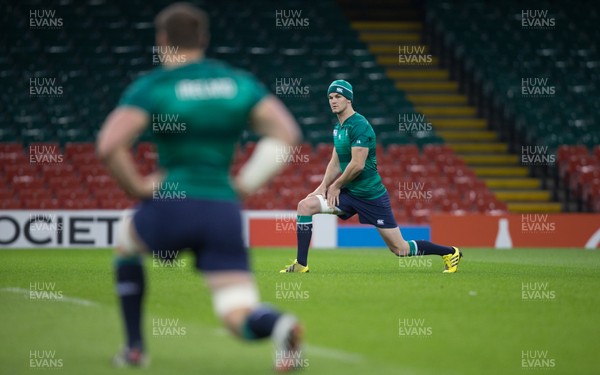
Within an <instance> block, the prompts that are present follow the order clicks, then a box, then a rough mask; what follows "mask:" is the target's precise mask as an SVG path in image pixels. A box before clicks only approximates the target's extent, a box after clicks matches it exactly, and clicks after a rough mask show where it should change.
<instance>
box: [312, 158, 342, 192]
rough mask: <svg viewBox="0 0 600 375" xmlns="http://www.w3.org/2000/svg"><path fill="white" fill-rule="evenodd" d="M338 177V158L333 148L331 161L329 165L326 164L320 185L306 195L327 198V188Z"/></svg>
mask: <svg viewBox="0 0 600 375" xmlns="http://www.w3.org/2000/svg"><path fill="white" fill-rule="evenodd" d="M339 175H340V159H339V158H338V155H337V152H336V151H335V147H334V148H333V152H332V153H331V159H330V160H329V163H327V168H326V169H325V175H324V176H323V181H322V182H321V184H320V185H319V186H318V187H317V188H316V189H315V191H313V192H312V193H310V194H308V196H309V197H312V196H314V195H322V196H324V197H325V196H327V188H328V187H329V186H330V185H331V184H332V183H333V181H335V179H336V178H337V177H338V176H339Z"/></svg>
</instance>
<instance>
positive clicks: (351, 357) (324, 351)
mask: <svg viewBox="0 0 600 375" xmlns="http://www.w3.org/2000/svg"><path fill="white" fill-rule="evenodd" d="M305 346H306V350H307V351H308V353H310V354H311V355H315V356H317V357H323V358H329V359H335V360H338V361H340V362H347V363H360V362H364V361H365V357H363V356H362V355H360V354H356V353H350V352H346V351H343V350H338V349H331V348H325V347H322V346H317V345H308V344H307V345H305Z"/></svg>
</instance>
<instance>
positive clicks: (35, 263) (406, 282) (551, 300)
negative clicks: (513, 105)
mask: <svg viewBox="0 0 600 375" xmlns="http://www.w3.org/2000/svg"><path fill="white" fill-rule="evenodd" d="M463 252H464V254H465V257H464V258H463V261H462V262H461V267H460V270H459V272H458V273H456V274H454V275H444V274H442V273H441V270H442V261H441V259H440V258H439V257H424V258H418V259H417V258H411V260H410V261H407V260H406V258H403V259H400V258H395V257H393V256H392V255H391V254H390V253H389V252H388V251H386V250H382V249H360V250H342V249H340V250H329V251H318V250H314V251H312V252H311V254H310V267H311V273H309V274H279V273H278V271H279V269H280V268H281V267H282V266H283V265H284V264H285V263H286V262H287V261H289V260H290V259H293V258H294V254H295V251H294V250H292V249H278V250H274V249H270V250H267V249H255V250H253V251H252V253H253V266H254V269H255V271H256V277H257V280H258V284H259V286H260V291H261V294H262V299H263V300H265V301H267V302H270V303H273V304H275V305H277V306H279V307H281V308H282V309H285V310H288V311H292V312H294V313H296V314H297V315H298V316H299V317H300V318H301V319H302V321H303V322H304V325H305V327H306V348H305V354H306V356H307V358H308V361H306V362H305V365H306V366H307V368H306V369H305V370H304V373H307V374H327V375H335V374H344V375H346V374H373V375H376V374H436V375H438V374H477V375H480V374H532V373H536V374H593V373H595V374H598V373H599V372H600V366H599V365H598V363H597V359H596V355H597V352H598V348H600V324H599V322H600V292H599V290H600V272H599V271H600V252H597V251H584V250H577V249H570V250H557V249H518V250H508V251H500V250H489V249H463ZM192 264H193V262H192V258H191V256H189V255H186V256H183V257H182V258H181V261H180V262H179V263H178V264H171V266H172V267H165V266H164V265H162V266H161V265H158V264H156V262H153V261H152V259H151V258H148V259H147V263H146V272H147V278H148V294H147V298H146V308H147V309H146V311H147V315H146V319H145V322H144V324H145V334H146V342H147V346H148V349H149V354H150V357H151V364H150V367H149V368H147V369H145V370H142V371H139V370H135V369H133V370H132V369H124V370H114V369H112V368H111V367H110V364H109V358H110V357H111V356H112V355H113V354H114V353H115V352H116V350H117V349H119V348H120V347H121V345H122V332H121V322H120V319H119V313H118V310H117V304H116V302H117V300H116V297H115V295H114V286H113V274H112V253H111V252H110V251H109V250H35V251H34V250H5V251H0V337H1V339H0V374H7V375H8V374H11V375H14V374H48V373H52V374H90V375H91V374H114V373H115V371H116V372H117V373H119V372H120V373H145V374H227V375H231V374H261V375H262V374H269V373H272V370H271V368H272V360H271V356H272V353H271V345H270V343H269V342H261V343H251V344H246V343H242V342H240V341H237V340H235V339H233V338H231V337H230V336H229V335H227V334H226V333H225V332H224V330H223V329H222V328H221V326H220V324H219V322H218V321H217V319H216V318H215V316H214V315H213V312H212V305H211V302H210V299H209V293H208V291H207V288H206V286H205V285H204V283H203V281H202V279H201V278H200V277H198V274H197V273H196V272H194V271H193V270H192V267H191V265H192ZM32 285H33V286H37V287H39V289H41V291H40V290H37V291H35V293H34V294H33V296H34V297H40V298H33V299H32V294H31V292H32ZM53 297H59V299H46V298H53ZM60 297H62V298H60ZM32 353H34V354H32ZM35 353H52V355H54V362H45V363H46V364H47V366H48V367H50V368H42V369H38V368H35V367H31V358H30V357H31V356H32V355H36V354H35ZM39 355H40V356H42V355H50V354H39ZM58 360H60V361H58ZM35 363H41V365H43V363H44V362H35V361H34V365H35ZM59 363H60V365H59ZM51 366H54V367H51Z"/></svg>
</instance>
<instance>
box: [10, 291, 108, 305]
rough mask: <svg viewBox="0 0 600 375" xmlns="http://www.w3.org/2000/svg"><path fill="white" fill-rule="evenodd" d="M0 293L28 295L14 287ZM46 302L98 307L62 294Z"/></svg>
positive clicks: (85, 300) (90, 302)
mask: <svg viewBox="0 0 600 375" xmlns="http://www.w3.org/2000/svg"><path fill="white" fill-rule="evenodd" d="M0 292H8V293H18V294H24V295H29V290H27V289H24V288H16V287H9V288H2V289H0ZM48 301H58V302H69V303H74V304H76V305H80V306H97V305H98V304H97V303H96V302H94V301H90V300H87V299H82V298H76V297H67V296H65V295H64V294H63V296H62V298H52V299H48Z"/></svg>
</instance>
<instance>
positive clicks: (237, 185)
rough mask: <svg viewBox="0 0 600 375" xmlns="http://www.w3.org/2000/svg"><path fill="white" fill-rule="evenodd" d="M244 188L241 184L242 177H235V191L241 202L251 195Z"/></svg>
mask: <svg viewBox="0 0 600 375" xmlns="http://www.w3.org/2000/svg"><path fill="white" fill-rule="evenodd" d="M242 186H243V184H242V183H240V176H237V177H235V179H234V180H233V190H235V192H236V193H237V195H238V197H239V198H240V200H245V199H246V198H248V197H249V196H250V195H251V194H250V193H249V192H247V191H246V190H245V189H244V188H243V187H242Z"/></svg>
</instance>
